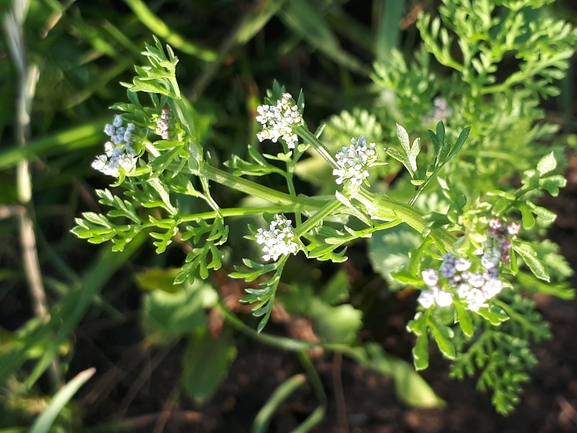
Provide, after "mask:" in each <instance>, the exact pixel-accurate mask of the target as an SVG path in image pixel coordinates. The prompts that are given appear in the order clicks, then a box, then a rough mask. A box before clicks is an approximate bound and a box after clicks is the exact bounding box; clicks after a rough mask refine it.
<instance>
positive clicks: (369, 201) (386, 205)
mask: <svg viewBox="0 0 577 433" xmlns="http://www.w3.org/2000/svg"><path fill="white" fill-rule="evenodd" d="M355 198H356V199H357V200H358V201H360V202H361V203H362V204H363V205H364V206H365V208H366V209H367V212H368V213H369V215H370V216H371V218H374V219H378V220H385V221H392V220H395V219H397V218H400V219H401V220H402V221H403V222H404V223H406V224H407V225H409V226H410V227H411V228H413V229H415V230H416V231H417V232H419V233H421V234H428V235H429V236H431V237H432V238H433V239H434V240H435V243H436V245H437V247H438V248H439V249H441V250H442V251H443V252H448V251H451V250H452V249H453V245H454V244H455V242H456V241H457V237H456V236H455V235H453V234H451V233H449V232H448V231H447V230H445V229H442V228H437V229H433V230H430V229H429V226H428V224H427V221H426V220H425V219H424V217H423V216H424V215H423V213H422V212H421V211H419V210H418V209H415V208H413V207H411V206H408V205H406V204H403V203H398V202H396V201H394V200H391V199H390V198H387V197H385V196H381V195H379V196H376V195H374V194H372V193H370V192H368V191H367V190H365V189H363V188H361V189H360V190H359V192H358V193H357V195H356V196H355Z"/></svg>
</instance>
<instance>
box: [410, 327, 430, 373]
mask: <svg viewBox="0 0 577 433" xmlns="http://www.w3.org/2000/svg"><path fill="white" fill-rule="evenodd" d="M413 362H414V363H415V368H416V369H417V371H418V370H425V369H426V368H427V367H429V339H428V338H427V334H425V333H423V334H421V335H419V336H418V337H417V341H416V343H415V347H413Z"/></svg>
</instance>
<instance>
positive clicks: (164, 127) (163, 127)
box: [155, 107, 170, 140]
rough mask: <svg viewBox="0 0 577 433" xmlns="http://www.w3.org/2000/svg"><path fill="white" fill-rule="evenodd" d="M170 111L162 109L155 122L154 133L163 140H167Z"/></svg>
mask: <svg viewBox="0 0 577 433" xmlns="http://www.w3.org/2000/svg"><path fill="white" fill-rule="evenodd" d="M169 115H170V109H169V108H168V107H164V108H163V109H162V112H161V113H160V117H159V118H158V120H157V121H156V131H155V132H156V133H157V134H158V135H160V136H161V137H162V139H163V140H168V119H169Z"/></svg>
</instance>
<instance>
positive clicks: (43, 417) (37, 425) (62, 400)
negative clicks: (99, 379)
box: [30, 368, 96, 433]
mask: <svg viewBox="0 0 577 433" xmlns="http://www.w3.org/2000/svg"><path fill="white" fill-rule="evenodd" d="M95 372H96V369H95V368H89V369H88V370H84V371H82V372H80V373H78V374H77V375H76V377H74V379H72V380H71V381H70V382H68V383H67V384H66V385H64V386H63V387H62V389H60V390H59V391H58V392H57V393H56V394H55V395H54V397H52V400H50V404H49V405H48V406H47V407H46V409H44V410H43V411H42V413H41V414H40V415H39V416H38V418H36V421H34V424H33V425H32V428H31V429H30V433H47V432H48V430H50V427H51V426H52V423H53V422H54V420H55V419H56V416H57V415H58V414H59V413H60V411H61V410H62V408H63V407H64V405H65V404H66V403H68V401H69V400H70V399H71V398H72V396H73V395H74V394H76V391H78V389H79V388H80V387H81V386H82V385H84V383H85V382H86V381H87V380H88V379H90V378H91V377H92V375H93V374H94V373H95Z"/></svg>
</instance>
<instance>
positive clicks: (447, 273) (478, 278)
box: [417, 218, 520, 311]
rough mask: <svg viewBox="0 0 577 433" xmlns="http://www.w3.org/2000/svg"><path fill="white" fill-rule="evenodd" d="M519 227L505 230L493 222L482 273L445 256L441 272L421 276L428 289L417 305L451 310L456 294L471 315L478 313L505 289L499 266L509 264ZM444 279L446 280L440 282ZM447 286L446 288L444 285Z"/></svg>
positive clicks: (512, 225)
mask: <svg viewBox="0 0 577 433" xmlns="http://www.w3.org/2000/svg"><path fill="white" fill-rule="evenodd" d="M519 230H520V225H519V224H518V223H510V224H509V225H507V226H505V225H504V224H503V223H502V221H501V220H500V219H499V218H491V220H490V221H489V229H488V230H487V241H486V243H485V248H484V249H483V255H482V256H481V267H482V271H481V272H471V271H470V270H469V269H470V268H471V261H470V260H468V259H466V258H464V257H456V256H455V255H453V254H445V255H444V256H443V263H442V264H441V267H440V268H439V270H438V271H437V270H435V269H432V268H431V269H426V270H424V271H423V272H422V273H421V275H422V277H423V282H424V283H425V284H426V285H427V287H428V289H427V290H423V291H422V292H421V294H420V295H419V298H418V299H417V301H418V302H419V304H421V305H422V306H423V307H425V308H429V307H431V306H433V304H435V303H436V304H437V305H439V306H440V307H448V306H449V305H451V303H452V302H453V292H452V291H451V290H454V291H455V292H456V294H457V296H458V297H459V299H461V300H463V301H464V302H465V303H466V304H467V308H468V309H469V310H471V311H479V309H480V308H481V307H484V306H486V305H487V304H486V303H487V301H489V300H490V299H492V298H494V297H495V296H497V295H498V294H499V293H500V292H501V290H502V289H503V282H502V281H501V280H500V279H499V263H500V262H503V263H509V260H510V249H511V239H510V236H515V235H516V234H518V233H519ZM441 278H443V279H444V280H441ZM443 282H446V284H442V283H443ZM443 286H444V287H443Z"/></svg>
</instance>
